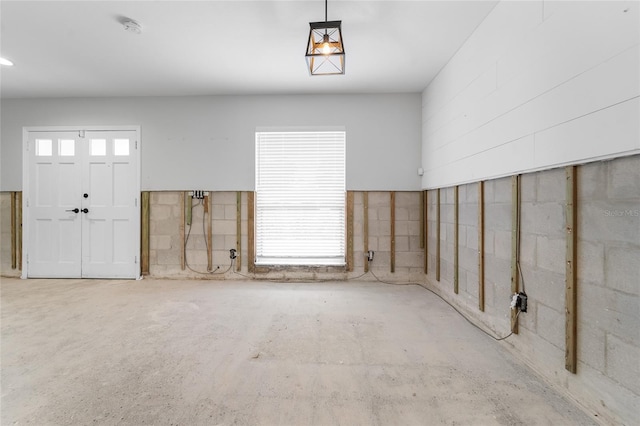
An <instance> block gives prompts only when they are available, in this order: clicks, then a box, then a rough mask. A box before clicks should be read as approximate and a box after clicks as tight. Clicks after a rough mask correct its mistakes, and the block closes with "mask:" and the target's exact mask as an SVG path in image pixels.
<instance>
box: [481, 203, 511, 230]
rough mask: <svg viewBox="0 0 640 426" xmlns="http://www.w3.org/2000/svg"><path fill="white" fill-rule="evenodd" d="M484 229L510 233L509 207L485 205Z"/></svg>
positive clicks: (506, 205)
mask: <svg viewBox="0 0 640 426" xmlns="http://www.w3.org/2000/svg"><path fill="white" fill-rule="evenodd" d="M484 221H485V229H486V230H489V229H490V230H505V231H511V206H510V205H508V204H487V205H486V206H485V215H484Z"/></svg>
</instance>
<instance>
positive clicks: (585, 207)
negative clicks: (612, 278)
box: [578, 200, 640, 246]
mask: <svg viewBox="0 0 640 426" xmlns="http://www.w3.org/2000/svg"><path fill="white" fill-rule="evenodd" d="M636 212H637V215H636ZM578 235H579V237H580V238H581V239H584V240H587V241H592V242H598V241H602V242H606V241H611V242H616V243H625V244H630V245H631V246H637V245H638V241H640V207H639V205H638V203H633V202H622V201H616V200H609V201H586V200H585V201H583V202H582V204H581V205H580V207H579V208H578Z"/></svg>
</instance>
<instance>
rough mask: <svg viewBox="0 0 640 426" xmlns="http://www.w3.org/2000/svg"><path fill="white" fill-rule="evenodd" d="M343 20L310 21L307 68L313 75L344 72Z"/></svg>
mask: <svg viewBox="0 0 640 426" xmlns="http://www.w3.org/2000/svg"><path fill="white" fill-rule="evenodd" d="M341 25H342V21H324V22H310V23H309V26H310V31H309V41H308V42H307V53H306V55H305V56H306V58H307V68H308V70H309V73H310V74H311V75H332V74H344V44H343V43H342V29H341Z"/></svg>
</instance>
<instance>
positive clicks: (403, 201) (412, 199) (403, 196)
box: [396, 191, 420, 207]
mask: <svg viewBox="0 0 640 426" xmlns="http://www.w3.org/2000/svg"><path fill="white" fill-rule="evenodd" d="M419 194H420V193H419V191H397V192H396V205H398V206H407V207H408V206H411V207H418V205H419V204H420V195H419Z"/></svg>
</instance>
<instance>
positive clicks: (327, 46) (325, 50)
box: [322, 34, 331, 55]
mask: <svg viewBox="0 0 640 426" xmlns="http://www.w3.org/2000/svg"><path fill="white" fill-rule="evenodd" d="M329 53H331V43H329V34H325V35H324V37H322V54H323V55H328V54H329Z"/></svg>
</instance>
